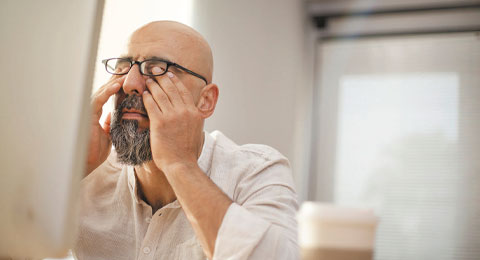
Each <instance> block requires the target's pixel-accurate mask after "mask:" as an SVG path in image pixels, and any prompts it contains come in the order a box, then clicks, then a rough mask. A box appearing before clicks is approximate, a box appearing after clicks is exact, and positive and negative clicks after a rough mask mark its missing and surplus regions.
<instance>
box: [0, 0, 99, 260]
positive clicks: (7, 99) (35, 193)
mask: <svg viewBox="0 0 480 260" xmlns="http://www.w3.org/2000/svg"><path fill="white" fill-rule="evenodd" d="M103 4H104V3H103V1H98V0H69V1H64V0H48V1H24V0H5V1H0V24H1V25H0V37H1V41H0V75H1V77H0V82H1V83H0V86H1V93H0V122H1V123H0V167H1V168H0V169H1V175H0V178H1V179H0V259H1V258H3V257H13V258H15V257H31V258H43V257H59V256H62V255H64V254H66V252H67V250H68V248H70V247H71V246H72V243H73V242H74V234H75V226H76V225H75V222H76V218H75V216H76V213H75V211H76V210H75V208H76V206H75V205H76V203H75V200H76V197H77V196H76V193H77V192H78V188H79V182H80V180H81V178H82V176H83V174H84V167H85V162H86V149H87V147H86V146H87V143H88V142H87V138H88V134H89V130H90V129H89V125H90V119H89V109H90V106H89V104H90V102H89V100H90V94H91V84H92V79H93V71H94V69H93V68H94V61H95V56H96V50H97V42H98V35H99V31H100V23H101V17H102V12H103Z"/></svg>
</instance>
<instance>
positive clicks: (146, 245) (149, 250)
mask: <svg viewBox="0 0 480 260" xmlns="http://www.w3.org/2000/svg"><path fill="white" fill-rule="evenodd" d="M165 214H166V212H165V209H164V208H162V209H159V210H157V212H155V214H153V216H152V217H148V216H147V217H146V218H145V222H146V223H147V224H148V228H147V233H146V234H145V238H144V239H143V241H142V245H141V247H140V252H139V254H138V260H149V259H155V255H156V250H157V247H158V240H159V239H160V237H161V236H162V233H163V229H164V226H165V221H164V218H165V216H164V215H165Z"/></svg>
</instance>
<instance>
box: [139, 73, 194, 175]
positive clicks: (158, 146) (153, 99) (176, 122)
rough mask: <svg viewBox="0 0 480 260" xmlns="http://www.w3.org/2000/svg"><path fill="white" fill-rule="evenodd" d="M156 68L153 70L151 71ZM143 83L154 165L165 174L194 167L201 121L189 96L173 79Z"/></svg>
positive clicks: (159, 78) (184, 88)
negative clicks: (176, 169) (179, 167)
mask: <svg viewBox="0 0 480 260" xmlns="http://www.w3.org/2000/svg"><path fill="white" fill-rule="evenodd" d="M156 69H159V68H153V70H154V72H156V71H155V70H156ZM155 79H156V81H157V82H158V83H157V82H155V81H154V80H152V79H148V80H147V81H146V83H147V88H148V90H149V91H145V92H144V93H143V103H144V105H145V108H146V110H147V112H148V117H149V119H150V142H151V147H152V157H153V161H154V162H155V164H156V166H157V167H158V168H159V169H160V170H162V171H163V172H164V173H165V174H167V173H168V172H169V169H172V168H175V167H176V166H195V165H196V164H197V159H198V153H199V150H200V148H201V145H202V134H203V131H202V128H203V118H202V115H201V113H200V111H199V110H198V108H197V107H196V106H195V103H194V100H193V96H192V94H191V93H190V92H189V91H188V89H187V88H186V87H185V86H184V85H183V83H182V82H181V81H180V80H179V78H178V77H177V76H175V75H174V74H173V73H171V72H167V74H166V76H159V77H156V78H155Z"/></svg>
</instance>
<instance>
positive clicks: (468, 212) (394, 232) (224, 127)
mask: <svg viewBox="0 0 480 260" xmlns="http://www.w3.org/2000/svg"><path fill="white" fill-rule="evenodd" d="M153 20H175V21H179V22H182V23H185V24H187V25H190V26H192V27H193V28H195V29H196V30H198V31H199V32H200V33H202V34H203V35H204V36H205V38H206V39H207V41H208V42H209V43H210V45H211V47H212V50H213V55H214V62H215V68H214V80H213V81H214V82H215V83H217V84H218V86H219V88H220V97H219V103H218V106H217V109H216V111H215V113H214V115H213V116H212V117H211V118H210V119H209V120H208V121H207V125H206V130H207V131H213V130H220V131H222V132H223V133H225V134H226V135H227V136H229V137H230V138H231V139H233V140H234V141H236V142H237V143H239V144H245V143H262V144H267V145H270V146H272V147H274V148H276V149H278V150H279V151H280V152H281V153H283V154H284V155H285V156H287V157H288V158H289V159H290V162H291V164H292V169H293V174H294V178H295V182H296V185H297V191H298V194H299V200H300V201H301V202H302V201H306V200H314V201H323V202H333V203H335V204H338V205H345V206H353V207H370V208H373V209H374V210H375V212H376V214H377V215H378V216H379V217H380V224H379V226H378V230H377V242H376V248H375V258H376V259H392V260H393V259H480V135H479V133H480V120H479V116H480V84H479V83H480V33H479V32H480V1H463V0H403V1H400V0H384V1H374V0H369V1H353V0H343V1H341V0H337V1H333V0H332V1H328V0H316V1H314V0H311V1H302V0H260V1H259V0H243V1H233V0H204V1H199V0H176V1H166V0H143V1H127V0H106V3H105V9H104V18H103V24H102V28H101V34H100V42H99V48H98V57H97V66H96V73H95V81H94V86H93V88H94V90H95V89H96V88H98V87H100V86H101V85H102V84H103V83H104V82H106V81H107V79H108V78H109V75H108V74H107V73H106V72H105V70H104V68H103V66H102V64H101V62H100V61H101V60H102V59H104V58H110V57H116V56H118V55H120V54H121V53H122V52H123V50H124V47H125V43H126V40H127V37H128V35H129V34H130V33H131V32H132V31H133V30H135V29H136V28H138V27H139V26H141V25H143V24H145V23H147V22H150V21H153ZM106 109H107V110H109V109H111V104H107V105H106Z"/></svg>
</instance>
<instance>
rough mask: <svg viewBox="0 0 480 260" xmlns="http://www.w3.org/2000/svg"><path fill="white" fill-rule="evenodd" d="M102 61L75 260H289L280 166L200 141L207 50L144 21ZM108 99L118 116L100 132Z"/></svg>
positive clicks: (291, 236) (227, 145)
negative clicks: (121, 48)
mask: <svg viewBox="0 0 480 260" xmlns="http://www.w3.org/2000/svg"><path fill="white" fill-rule="evenodd" d="M103 62H104V63H105V68H106V70H107V72H109V73H111V74H113V76H112V78H111V79H110V80H109V82H107V83H106V84H105V85H104V86H102V87H101V88H100V89H99V90H98V91H97V92H96V93H95V94H94V95H93V98H92V108H93V113H92V125H91V137H90V144H89V154H88V162H87V176H86V177H85V178H84V180H83V181H82V200H81V201H82V202H81V218H80V219H81V221H80V224H79V236H78V240H77V243H76V246H75V248H74V255H75V257H76V258H78V259H116V260H118V259H188V260H191V259H205V258H207V257H208V258H209V259H297V258H298V247H297V241H296V240H297V234H296V233H297V227H296V220H295V212H296V210H297V201H296V193H295V190H294V188H293V180H292V175H291V170H290V167H289V164H288V161H287V159H286V158H285V157H284V156H282V155H281V154H280V153H279V152H277V151H276V150H274V149H273V148H270V147H268V146H264V145H242V146H239V145H237V144H235V143H234V142H233V141H231V140H230V139H228V138H227V137H226V136H225V135H223V134H222V133H221V132H218V131H215V132H213V133H207V132H205V131H204V130H203V127H204V120H205V119H206V118H208V117H210V116H211V115H212V114H213V112H214V110H215V106H216V104H217V99H218V93H219V90H218V87H217V85H216V84H214V83H212V74H213V58H212V52H211V50H210V47H209V45H208V43H207V42H206V40H205V39H204V38H203V37H202V36H201V35H200V34H199V33H198V32H196V31H195V30H193V29H192V28H190V27H188V26H186V25H183V24H180V23H176V22H171V21H158V22H152V23H149V24H147V25H145V26H143V27H141V28H139V29H138V30H136V31H135V32H134V33H133V34H132V35H131V37H130V39H129V42H128V45H127V52H126V53H125V54H124V55H123V56H121V57H119V58H113V59H107V60H104V61H103ZM110 96H114V98H115V109H114V111H113V113H112V114H111V115H108V116H107V120H106V123H105V124H104V125H103V126H101V125H100V124H99V119H100V117H101V115H102V106H103V105H104V104H105V102H106V101H107V100H108V99H109V97H110ZM112 144H113V147H114V149H111V147H112Z"/></svg>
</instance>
